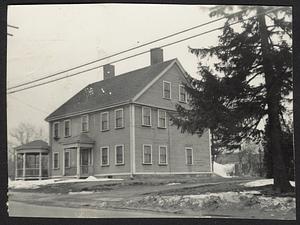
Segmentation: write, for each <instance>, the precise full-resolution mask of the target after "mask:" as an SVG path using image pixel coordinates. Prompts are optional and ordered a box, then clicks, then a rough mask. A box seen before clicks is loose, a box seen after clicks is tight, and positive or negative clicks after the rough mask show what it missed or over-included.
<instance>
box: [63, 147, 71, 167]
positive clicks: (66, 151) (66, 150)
mask: <svg viewBox="0 0 300 225" xmlns="http://www.w3.org/2000/svg"><path fill="white" fill-rule="evenodd" d="M66 153H69V166H68V167H66V163H65V160H66V158H65V154H66ZM64 168H66V169H69V168H71V151H70V150H69V149H65V151H64Z"/></svg>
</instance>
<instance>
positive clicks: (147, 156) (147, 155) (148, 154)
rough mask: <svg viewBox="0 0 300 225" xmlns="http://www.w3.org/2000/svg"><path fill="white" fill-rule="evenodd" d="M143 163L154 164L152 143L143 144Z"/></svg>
mask: <svg viewBox="0 0 300 225" xmlns="http://www.w3.org/2000/svg"><path fill="white" fill-rule="evenodd" d="M143 164H152V145H143Z"/></svg>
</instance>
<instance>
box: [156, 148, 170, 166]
mask: <svg viewBox="0 0 300 225" xmlns="http://www.w3.org/2000/svg"><path fill="white" fill-rule="evenodd" d="M158 162H159V164H161V165H165V164H167V163H168V161H167V146H165V145H160V146H159V160H158Z"/></svg>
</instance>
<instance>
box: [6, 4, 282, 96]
mask: <svg viewBox="0 0 300 225" xmlns="http://www.w3.org/2000/svg"><path fill="white" fill-rule="evenodd" d="M278 9H279V8H277V9H271V10H267V11H265V12H264V13H260V14H257V15H254V16H251V17H248V18H246V19H242V20H237V21H236V22H233V23H230V24H227V25H225V26H221V27H217V28H214V29H211V30H208V31H205V32H202V33H199V34H196V35H193V36H190V37H187V38H183V39H180V40H178V41H175V42H171V43H168V44H165V45H161V46H160V48H164V47H168V46H171V45H174V44H178V43H180V42H183V41H186V40H189V39H192V38H195V37H199V36H202V35H205V34H208V33H211V32H214V31H217V30H220V29H223V28H224V27H226V26H232V25H235V24H237V23H240V22H243V21H246V20H249V19H252V18H254V17H257V16H259V15H263V14H266V13H270V12H272V11H275V10H278ZM149 51H150V50H147V51H143V52H140V53H137V54H134V55H131V56H128V57H125V58H122V59H119V60H115V61H112V62H110V63H111V64H113V63H117V62H121V61H124V60H127V59H130V58H133V57H136V56H139V55H142V54H145V53H148V52H149ZM104 65H106V64H102V65H99V66H96V67H92V68H90V69H86V70H83V71H80V72H77V73H74V74H70V75H67V76H64V77H60V78H57V79H54V80H50V81H46V82H43V83H39V84H36V85H32V86H29V87H25V88H21V89H18V90H15V91H10V92H7V94H12V93H16V92H20V91H23V90H27V89H31V88H34V87H38V86H41V85H44V84H48V83H52V82H55V81H58V80H62V79H66V78H69V77H73V76H76V75H79V74H82V73H85V72H88V71H92V70H95V69H98V68H101V67H103V66H104ZM41 79H42V78H41ZM43 79H45V78H43ZM33 82H36V81H32V82H30V83H33ZM28 83H29V82H28ZM24 85H25V84H24ZM22 86H23V85H22Z"/></svg>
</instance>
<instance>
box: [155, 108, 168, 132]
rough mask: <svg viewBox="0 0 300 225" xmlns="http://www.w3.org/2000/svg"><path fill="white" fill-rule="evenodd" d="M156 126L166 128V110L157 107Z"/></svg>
mask: <svg viewBox="0 0 300 225" xmlns="http://www.w3.org/2000/svg"><path fill="white" fill-rule="evenodd" d="M157 114H158V127H159V128H166V127H167V112H166V111H163V110H160V109H158V110H157Z"/></svg>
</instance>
